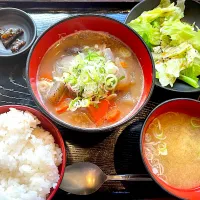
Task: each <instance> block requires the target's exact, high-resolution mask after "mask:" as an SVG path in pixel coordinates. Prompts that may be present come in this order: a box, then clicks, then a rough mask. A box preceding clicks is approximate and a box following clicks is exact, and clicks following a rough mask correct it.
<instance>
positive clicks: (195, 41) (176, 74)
mask: <svg viewBox="0 0 200 200" xmlns="http://www.w3.org/2000/svg"><path fill="white" fill-rule="evenodd" d="M184 10H185V0H177V4H176V5H175V4H174V3H171V2H170V0H161V2H160V4H159V6H158V7H156V8H155V9H153V10H150V11H145V12H143V13H142V14H141V15H140V16H139V17H138V18H137V19H135V20H132V21H131V22H130V23H129V24H128V25H129V26H130V27H131V28H132V29H134V30H135V31H137V32H138V33H139V34H140V35H141V36H142V38H143V39H144V41H145V42H146V44H147V45H148V47H149V48H150V50H151V51H152V55H153V58H154V61H155V68H156V78H158V79H159V82H160V83H161V85H162V86H167V85H170V86H171V87H173V84H174V82H175V81H176V79H177V78H178V79H180V80H182V81H184V82H186V83H187V84H189V85H191V86H192V87H195V88H197V87H199V84H198V81H199V79H198V76H200V53H199V52H200V29H199V28H198V27H197V26H195V24H192V25H190V24H188V23H185V22H183V20H182V19H183V17H184Z"/></svg>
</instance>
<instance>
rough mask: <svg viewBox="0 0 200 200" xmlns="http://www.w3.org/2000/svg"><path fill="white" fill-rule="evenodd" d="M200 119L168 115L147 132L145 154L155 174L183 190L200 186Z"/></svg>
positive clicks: (179, 114) (157, 121) (153, 123)
mask: <svg viewBox="0 0 200 200" xmlns="http://www.w3.org/2000/svg"><path fill="white" fill-rule="evenodd" d="M199 144H200V118H197V117H194V116H190V115H188V114H185V113H181V112H167V113H164V114H162V115H160V116H158V117H157V118H155V119H154V120H153V121H152V122H151V124H150V125H149V127H148V128H147V131H146V133H145V140H144V153H145V157H146V159H147V160H148V163H149V165H150V167H151V168H152V171H153V173H154V174H155V175H157V176H158V177H159V178H161V179H162V180H163V181H165V182H166V183H168V184H169V185H170V186H172V187H175V188H179V189H193V188H195V187H199V186H200V170H199V166H200V145H199Z"/></svg>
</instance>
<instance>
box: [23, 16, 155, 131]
mask: <svg viewBox="0 0 200 200" xmlns="http://www.w3.org/2000/svg"><path fill="white" fill-rule="evenodd" d="M81 30H92V31H103V32H107V33H109V34H111V35H113V36H115V37H117V38H118V39H120V40H121V41H122V42H124V43H125V44H126V45H127V46H128V47H129V48H130V49H131V50H132V51H133V52H134V53H135V54H136V56H137V58H138V60H139V62H140V64H141V67H142V70H143V74H144V89H143V92H142V96H141V98H140V101H139V103H138V104H137V105H136V107H135V108H134V109H133V110H132V112H131V113H130V115H129V116H127V117H126V118H124V119H123V120H121V121H119V122H117V123H115V124H113V125H110V126H106V127H103V128H79V127H74V126H72V125H70V124H68V123H66V122H63V121H62V120H60V119H58V118H56V117H55V116H54V115H52V114H50V113H49V111H48V108H47V107H46V106H45V105H44V104H43V102H42V100H41V98H40V95H39V92H38V89H37V85H36V81H37V71H38V67H39V65H40V62H41V60H42V58H43V56H44V54H45V53H46V52H47V51H48V49H49V48H50V47H51V46H52V45H53V44H54V43H55V42H57V41H58V40H59V39H60V36H61V35H64V36H67V35H70V34H72V33H75V32H76V31H81ZM154 77H155V75H154V63H153V59H152V56H151V54H150V52H149V50H148V48H147V46H146V45H145V43H144V42H143V40H142V39H141V37H140V36H139V35H138V34H137V33H136V32H134V31H133V30H132V29H130V28H129V27H128V26H126V25H124V24H123V23H120V22H119V21H116V20H114V19H111V18H108V17H104V16H97V15H81V16H75V17H71V18H67V19H64V20H62V21H60V22H58V23H56V24H54V25H53V26H52V27H50V28H49V29H47V30H46V31H45V32H44V33H43V34H42V35H41V36H40V37H39V38H38V39H37V41H36V42H35V43H34V45H33V47H32V49H31V50H30V52H29V56H28V60H27V64H26V79H27V84H28V88H29V91H30V93H31V94H32V97H33V99H34V100H35V102H36V104H37V105H38V106H39V108H40V109H41V111H42V112H43V113H44V114H46V115H47V116H49V117H50V118H51V119H52V120H54V121H55V122H56V123H58V124H60V125H62V126H64V127H67V128H72V129H75V130H78V131H86V132H98V131H105V130H106V131H108V130H111V129H113V128H115V127H117V126H120V125H122V124H124V123H126V122H127V121H129V120H131V119H132V118H133V117H134V116H135V115H136V114H137V113H138V112H139V111H140V110H141V109H142V107H143V106H144V105H145V104H146V103H147V101H148V99H149V97H150V96H151V93H152V91H153V87H154Z"/></svg>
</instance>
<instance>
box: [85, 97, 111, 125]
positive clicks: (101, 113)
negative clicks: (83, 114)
mask: <svg viewBox="0 0 200 200" xmlns="http://www.w3.org/2000/svg"><path fill="white" fill-rule="evenodd" d="M108 108H109V101H108V100H106V99H104V100H102V101H101V102H100V103H99V104H98V106H97V107H94V106H93V105H91V106H89V108H88V110H89V113H90V115H91V117H92V121H94V122H95V123H98V122H100V121H101V120H102V119H103V117H105V116H106V113H107V112H108Z"/></svg>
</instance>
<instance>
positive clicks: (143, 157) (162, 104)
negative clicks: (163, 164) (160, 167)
mask: <svg viewBox="0 0 200 200" xmlns="http://www.w3.org/2000/svg"><path fill="white" fill-rule="evenodd" d="M175 101H183V102H184V101H186V103H187V101H191V102H196V103H199V104H200V101H199V100H196V99H190V98H174V99H170V100H167V101H164V102H163V103H161V104H159V105H158V106H156V107H155V108H154V109H153V110H152V111H151V112H150V114H149V115H148V116H147V118H146V120H145V121H144V124H143V126H142V130H141V134H140V154H141V157H142V161H143V164H144V166H145V168H146V170H147V172H148V173H149V175H150V176H151V178H152V179H153V180H154V181H155V182H156V183H157V184H158V185H159V186H160V187H161V188H162V189H163V190H165V191H166V192H167V193H169V194H171V195H173V196H175V197H177V198H179V199H180V198H181V199H182V198H183V197H180V196H177V195H175V194H174V193H173V192H171V191H169V190H168V189H166V188H165V187H164V186H163V183H164V184H166V185H167V186H168V187H169V188H171V189H173V190H176V191H180V192H193V191H196V190H199V189H200V186H199V187H195V188H191V189H179V188H175V187H173V186H170V185H169V184H167V183H165V182H164V181H162V180H161V179H159V178H158V177H157V176H156V175H153V173H152V172H151V170H150V168H149V167H148V164H147V162H146V161H145V160H146V159H145V155H144V153H143V143H144V142H143V135H144V134H145V132H144V129H145V127H146V124H147V122H148V121H149V119H150V117H151V116H152V115H153V114H154V112H155V111H156V110H157V109H159V108H160V107H162V106H167V104H168V103H171V102H175ZM155 177H157V178H158V179H159V181H160V182H161V183H162V184H161V183H159V182H158V181H157V180H156V178H155Z"/></svg>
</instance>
